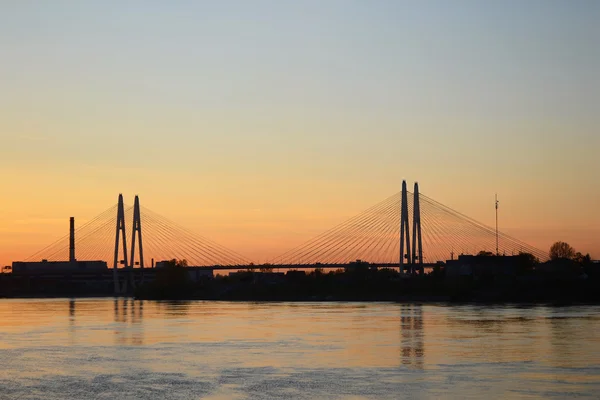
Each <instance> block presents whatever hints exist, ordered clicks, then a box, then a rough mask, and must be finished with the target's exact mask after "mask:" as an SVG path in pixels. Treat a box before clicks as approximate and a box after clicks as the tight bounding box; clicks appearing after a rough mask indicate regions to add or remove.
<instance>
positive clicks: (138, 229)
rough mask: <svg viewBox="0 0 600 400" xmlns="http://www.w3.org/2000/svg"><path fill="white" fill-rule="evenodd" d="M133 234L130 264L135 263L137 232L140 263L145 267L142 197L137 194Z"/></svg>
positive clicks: (131, 265) (134, 207)
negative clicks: (141, 212)
mask: <svg viewBox="0 0 600 400" xmlns="http://www.w3.org/2000/svg"><path fill="white" fill-rule="evenodd" d="M131 227H132V230H133V234H132V236H131V262H130V263H129V266H130V267H131V268H133V266H134V265H135V237H136V233H137V238H138V248H139V265H140V268H144V247H143V243H142V219H141V214H140V198H139V197H138V196H135V202H134V205H133V224H132V225H131Z"/></svg>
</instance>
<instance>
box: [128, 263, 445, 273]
mask: <svg viewBox="0 0 600 400" xmlns="http://www.w3.org/2000/svg"><path fill="white" fill-rule="evenodd" d="M415 265H416V264H415ZM436 265H437V264H432V263H424V264H423V268H433V267H434V266H436ZM359 267H360V268H364V267H368V268H371V267H376V268H392V269H394V268H395V269H397V268H399V265H398V264H397V263H372V264H358V263H347V264H262V265H260V264H256V265H236V266H232V265H214V266H206V267H194V266H189V267H188V268H194V269H200V270H211V269H212V270H213V271H223V270H225V271H237V270H261V269H267V268H268V269H273V270H280V269H284V270H296V269H317V268H323V269H354V268H359ZM136 269H137V268H136ZM144 269H147V268H144Z"/></svg>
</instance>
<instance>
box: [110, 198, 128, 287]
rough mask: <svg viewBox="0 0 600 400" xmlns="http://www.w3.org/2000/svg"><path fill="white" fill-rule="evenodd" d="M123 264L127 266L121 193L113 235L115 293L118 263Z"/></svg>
mask: <svg viewBox="0 0 600 400" xmlns="http://www.w3.org/2000/svg"><path fill="white" fill-rule="evenodd" d="M119 239H121V241H122V243H123V260H119ZM121 263H122V264H124V266H125V268H127V238H126V235H125V207H124V205H123V195H122V194H119V203H118V205H117V230H116V235H115V258H114V262H113V281H114V287H115V294H120V292H121V288H120V285H119V273H118V271H117V268H118V266H119V264H121Z"/></svg>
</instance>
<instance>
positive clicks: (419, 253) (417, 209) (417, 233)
mask: <svg viewBox="0 0 600 400" xmlns="http://www.w3.org/2000/svg"><path fill="white" fill-rule="evenodd" d="M413 197H414V199H413V238H412V240H413V242H412V261H413V268H412V271H411V273H415V272H416V271H415V266H414V265H415V264H417V263H418V264H419V266H418V267H417V268H418V271H419V274H421V275H422V274H423V272H424V271H423V242H422V240H421V205H420V202H419V184H418V183H417V182H415V190H414V193H413Z"/></svg>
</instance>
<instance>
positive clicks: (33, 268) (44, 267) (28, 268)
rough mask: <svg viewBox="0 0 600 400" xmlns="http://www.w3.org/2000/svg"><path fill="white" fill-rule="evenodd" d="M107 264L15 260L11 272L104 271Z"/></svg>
mask: <svg viewBox="0 0 600 400" xmlns="http://www.w3.org/2000/svg"><path fill="white" fill-rule="evenodd" d="M105 272H108V266H107V265H106V262H104V261H47V260H42V261H15V262H13V263H12V273H13V274H15V275H40V274H64V273H105Z"/></svg>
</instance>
